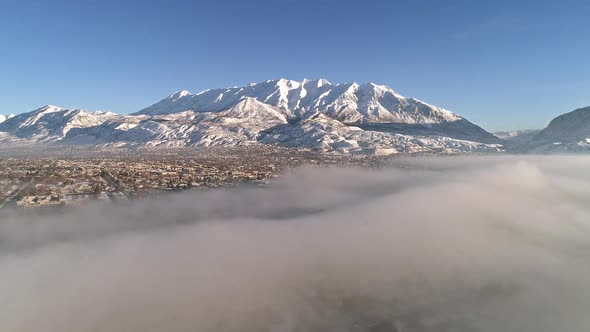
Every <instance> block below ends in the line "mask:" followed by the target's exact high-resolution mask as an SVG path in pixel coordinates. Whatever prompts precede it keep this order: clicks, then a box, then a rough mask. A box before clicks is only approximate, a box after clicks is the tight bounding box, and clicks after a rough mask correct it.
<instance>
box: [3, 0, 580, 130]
mask: <svg viewBox="0 0 590 332" xmlns="http://www.w3.org/2000/svg"><path fill="white" fill-rule="evenodd" d="M589 20H590V1H552V2H549V1H542V0H541V1H502V0H498V1H479V0H472V1H454V0H448V1H446V0H445V1H440V0H439V1H435V0H433V1H426V0H413V1H411V0H407V1H321V0H316V1H290V0H285V1H278V0H277V1H270V0H262V1H216V2H214V1H206V2H205V1H203V2H200V1H159V0H158V1H123V0H120V1H111V0H103V1H84V0H77V1H60V0H53V1H50V0H46V1H30V0H0V113H3V114H8V113H21V112H25V111H30V110H33V109H35V108H38V107H40V106H43V105H45V104H55V105H59V106H63V107H77V108H85V109H89V110H109V111H114V112H118V113H130V112H134V111H137V110H139V109H141V108H143V107H145V106H148V105H150V104H152V103H154V102H156V101H158V100H160V99H162V98H163V97H165V96H166V95H168V94H170V93H172V92H174V91H176V90H181V89H187V90H190V91H192V92H199V91H201V90H204V89H207V88H217V87H225V86H234V85H244V84H247V83H250V82H260V81H264V80H267V79H275V78H281V77H284V78H290V79H295V80H301V79H303V78H326V79H328V80H329V81H331V82H332V83H345V82H350V81H356V82H369V81H370V82H375V83H380V84H385V85H388V86H390V87H392V88H393V89H394V90H396V91H398V92H400V93H401V94H403V95H406V96H411V97H415V98H418V99H421V100H424V101H426V102H429V103H431V104H435V105H438V106H442V107H445V108H447V109H449V110H451V111H454V112H456V113H458V114H461V115H463V116H465V117H467V118H468V119H470V120H471V121H473V122H475V123H477V124H479V125H481V126H483V127H484V128H486V129H488V130H492V131H494V130H501V129H519V128H540V127H544V126H545V125H546V124H547V122H548V121H549V120H550V119H551V118H553V117H554V116H556V115H558V114H561V113H564V112H567V111H570V110H573V109H574V108H577V107H582V106H588V105H590V24H589Z"/></svg>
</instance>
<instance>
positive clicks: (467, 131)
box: [355, 119, 503, 144]
mask: <svg viewBox="0 0 590 332" xmlns="http://www.w3.org/2000/svg"><path fill="white" fill-rule="evenodd" d="M355 126H357V127H359V128H361V129H363V130H371V131H379V132H385V133H392V134H403V135H423V136H445V137H450V138H455V139H461V140H466V141H473V142H481V143H486V144H494V143H503V140H502V139H500V138H498V137H496V136H494V135H492V134H490V133H488V132H487V131H485V130H484V129H482V128H481V127H479V126H477V125H474V124H473V123H471V122H469V121H467V120H465V119H461V120H458V121H453V122H441V123H429V124H419V123H416V124H408V123H365V124H355Z"/></svg>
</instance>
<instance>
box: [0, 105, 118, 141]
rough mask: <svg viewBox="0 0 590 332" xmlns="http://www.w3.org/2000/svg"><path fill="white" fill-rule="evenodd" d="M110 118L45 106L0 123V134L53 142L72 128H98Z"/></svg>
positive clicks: (109, 115)
mask: <svg viewBox="0 0 590 332" xmlns="http://www.w3.org/2000/svg"><path fill="white" fill-rule="evenodd" d="M112 116H115V115H114V114H113V113H101V112H94V113H91V112H88V111H85V110H81V109H64V108H60V107H57V106H53V105H47V106H43V107H41V108H39V109H36V110H34V111H31V112H28V113H23V114H19V115H16V116H13V117H11V118H8V119H7V120H6V121H4V122H2V123H0V132H5V133H7V134H11V135H14V136H15V137H16V138H19V139H25V140H32V141H39V142H55V141H59V140H61V139H62V138H64V137H65V136H66V134H67V133H68V132H69V131H70V130H71V129H73V128H86V127H94V126H98V125H100V124H102V123H103V122H104V121H105V120H107V119H108V118H110V117H112Z"/></svg>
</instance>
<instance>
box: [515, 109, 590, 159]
mask: <svg viewBox="0 0 590 332" xmlns="http://www.w3.org/2000/svg"><path fill="white" fill-rule="evenodd" d="M511 150H513V151H515V152H534V153H569V152H590V106H589V107H584V108H579V109H576V110H574V111H572V112H569V113H565V114H562V115H560V116H558V117H556V118H555V119H553V120H551V122H550V123H549V125H548V126H547V127H546V128H545V129H543V130H541V131H539V132H537V133H535V134H534V135H530V136H529V137H528V139H525V140H522V141H520V142H518V144H515V145H514V146H511Z"/></svg>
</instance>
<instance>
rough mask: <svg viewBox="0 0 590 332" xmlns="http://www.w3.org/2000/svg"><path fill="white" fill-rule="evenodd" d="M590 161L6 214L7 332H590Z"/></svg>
mask: <svg viewBox="0 0 590 332" xmlns="http://www.w3.org/2000/svg"><path fill="white" fill-rule="evenodd" d="M588 169H590V158H588V157H526V158H525V157H522V158H521V157H471V158H468V157H452V158H442V157H438V158H404V159H396V160H395V161H393V162H392V163H391V164H390V165H388V166H387V167H384V168H382V169H380V170H366V169H317V168H302V169H299V170H296V171H295V172H294V173H293V174H289V175H287V176H286V177H285V178H283V179H282V180H280V181H279V182H277V183H274V184H273V185H272V186H271V187H270V188H256V187H252V188H235V189H228V190H217V191H210V192H198V193H190V194H182V195H175V196H174V195H173V196H166V197H163V198H161V199H157V200H153V201H143V202H137V203H133V204H130V205H128V206H89V207H84V208H80V209H76V210H69V211H66V212H64V213H63V214H55V215H34V214H26V215H23V214H19V215H8V214H7V215H2V216H1V218H2V222H1V223H0V275H1V276H2V279H3V282H2V283H1V284H0V330H2V331H19V332H20V331H22V332H33V331H35V332H36V331H40V330H43V331H49V332H52V331H56V332H57V331H59V332H74V331H75V332H78V331H128V332H136V331H137V332H140V331H141V332H151V331H169V332H177V331H179V332H180V331H182V332H184V331H221V332H225V331H228V332H229V331H525V332H528V331H530V332H533V331H535V332H539V331H547V332H553V331H572V332H576V331H580V332H581V331H584V332H585V331H587V330H588V328H589V327H590V317H589V316H588V315H587V308H589V307H590V280H589V279H590V278H588V277H587V276H588V275H590V274H589V273H590V264H589V263H590V251H589V249H590V236H589V235H590V172H587V170H588Z"/></svg>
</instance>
